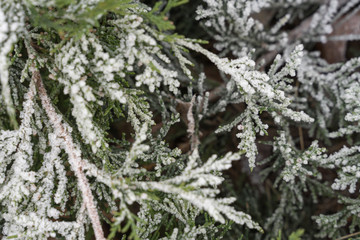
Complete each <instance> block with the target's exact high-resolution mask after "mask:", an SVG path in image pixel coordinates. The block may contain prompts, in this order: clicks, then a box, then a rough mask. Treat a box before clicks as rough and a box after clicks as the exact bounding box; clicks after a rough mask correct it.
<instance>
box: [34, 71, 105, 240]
mask: <svg viewBox="0 0 360 240" xmlns="http://www.w3.org/2000/svg"><path fill="white" fill-rule="evenodd" d="M32 74H33V75H32V80H33V81H34V82H35V84H36V87H37V89H38V93H39V96H40V99H41V103H42V106H43V108H44V109H45V112H46V114H47V116H48V118H49V120H50V123H51V124H52V127H53V128H54V131H55V133H56V135H57V136H59V137H60V138H63V139H64V149H65V152H66V153H67V154H68V156H69V163H70V165H71V167H72V170H73V171H74V173H75V176H76V177H77V179H78V186H79V188H80V190H81V193H82V198H83V200H84V204H85V206H86V209H87V212H88V214H89V217H90V220H91V223H92V226H93V229H94V233H95V237H96V239H99V240H105V237H104V232H103V230H102V227H101V223H100V218H99V215H98V213H97V210H96V206H95V203H94V197H93V195H92V193H91V189H90V185H89V182H88V180H87V178H86V176H85V174H84V172H83V166H82V159H81V153H80V151H79V150H78V149H77V147H76V146H75V144H74V141H73V139H72V137H71V134H70V132H69V130H68V129H67V128H66V127H65V126H64V124H63V123H62V122H61V116H59V115H58V114H57V113H56V111H55V109H54V107H53V106H52V104H51V100H50V98H49V96H48V95H47V93H46V89H45V87H44V84H43V82H42V80H41V75H40V72H39V70H36V69H34V70H33V73H32Z"/></svg>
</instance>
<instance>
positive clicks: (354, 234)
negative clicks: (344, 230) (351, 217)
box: [336, 232, 360, 240]
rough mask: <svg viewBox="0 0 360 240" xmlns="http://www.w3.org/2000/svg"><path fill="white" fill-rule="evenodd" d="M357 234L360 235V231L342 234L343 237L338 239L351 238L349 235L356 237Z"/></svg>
mask: <svg viewBox="0 0 360 240" xmlns="http://www.w3.org/2000/svg"><path fill="white" fill-rule="evenodd" d="M356 235H360V232H355V233H351V234H348V235H345V236H342V237H341V238H337V239H336V240H344V239H347V238H349V237H354V236H356Z"/></svg>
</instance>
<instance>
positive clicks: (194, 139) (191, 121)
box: [186, 95, 199, 151]
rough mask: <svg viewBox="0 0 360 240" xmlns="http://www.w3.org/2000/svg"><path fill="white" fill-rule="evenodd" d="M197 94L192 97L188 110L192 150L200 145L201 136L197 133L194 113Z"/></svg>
mask: <svg viewBox="0 0 360 240" xmlns="http://www.w3.org/2000/svg"><path fill="white" fill-rule="evenodd" d="M195 99H196V97H195V95H194V96H193V97H192V99H191V102H190V106H189V110H188V112H187V115H186V116H187V120H188V130H187V132H188V134H189V137H190V138H191V141H190V142H191V151H194V150H195V149H196V148H197V146H198V145H199V138H198V136H197V135H196V133H195V119H194V114H193V112H192V111H193V106H194V102H195Z"/></svg>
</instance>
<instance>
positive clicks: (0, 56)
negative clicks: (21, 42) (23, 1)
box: [0, 0, 25, 120]
mask: <svg viewBox="0 0 360 240" xmlns="http://www.w3.org/2000/svg"><path fill="white" fill-rule="evenodd" d="M4 9H7V11H6V12H4V11H3V10H4ZM24 22H25V14H24V13H23V9H22V6H21V5H20V3H15V2H13V1H11V0H10V1H7V0H6V1H2V2H1V3H0V82H1V95H2V100H3V103H4V105H5V106H6V110H7V112H8V114H9V116H10V117H11V118H13V120H15V109H14V106H13V101H12V99H11V91H10V87H9V71H8V68H9V65H10V61H9V59H8V54H9V53H10V52H11V50H12V47H13V45H14V44H15V43H16V42H17V40H18V38H19V36H20V35H22V34H24V31H25V28H24V26H25V24H24Z"/></svg>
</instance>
